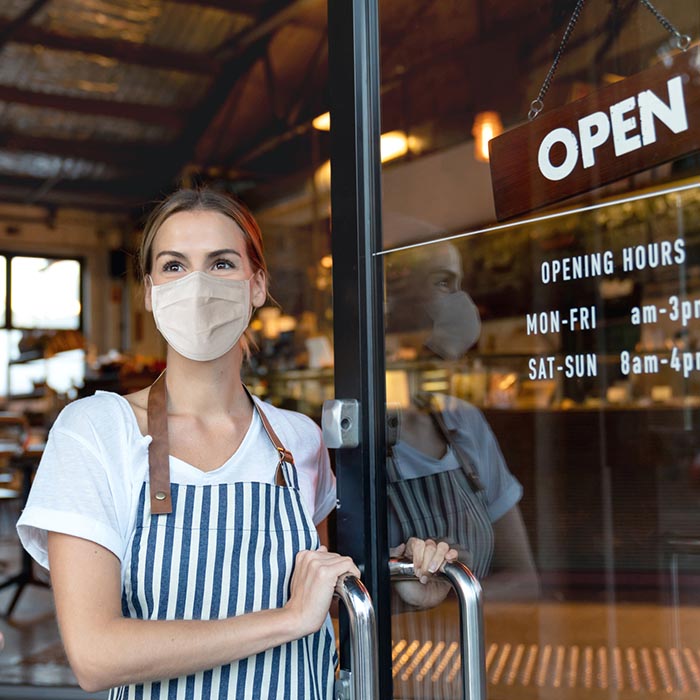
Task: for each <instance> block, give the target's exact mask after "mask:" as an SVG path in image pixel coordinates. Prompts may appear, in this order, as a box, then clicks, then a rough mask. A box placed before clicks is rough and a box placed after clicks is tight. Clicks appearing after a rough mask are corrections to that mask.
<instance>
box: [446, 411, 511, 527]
mask: <svg viewBox="0 0 700 700" xmlns="http://www.w3.org/2000/svg"><path fill="white" fill-rule="evenodd" d="M451 401H452V402H453V403H451V405H449V408H450V409H451V410H449V412H448V414H447V415H448V416H449V420H450V422H452V421H454V423H453V425H451V426H450V427H455V428H457V429H458V434H459V436H460V437H461V438H462V439H463V440H464V441H465V445H464V446H465V447H466V448H467V451H468V453H469V454H470V456H473V458H474V465H475V467H476V470H477V472H478V473H479V476H480V477H481V480H482V482H483V484H484V487H485V489H486V508H487V510H488V514H489V518H490V520H491V522H495V521H496V520H498V519H499V518H502V517H503V516H504V515H505V514H506V513H507V512H508V511H509V510H510V509H511V508H512V507H513V506H515V505H516V504H517V503H518V502H519V501H520V499H521V498H522V496H523V487H522V485H521V483H520V482H519V481H518V480H517V479H516V478H515V476H514V475H513V474H512V472H511V471H510V469H508V465H507V464H506V460H505V458H504V457H503V453H502V452H501V448H500V446H499V444H498V440H497V439H496V436H495V435H494V433H493V431H492V430H491V427H490V426H489V424H488V422H487V421H486V418H484V415H483V414H482V413H481V411H480V410H479V409H478V408H476V407H475V406H472V405H471V404H467V403H465V402H463V401H458V400H456V399H454V398H452V399H451Z"/></svg>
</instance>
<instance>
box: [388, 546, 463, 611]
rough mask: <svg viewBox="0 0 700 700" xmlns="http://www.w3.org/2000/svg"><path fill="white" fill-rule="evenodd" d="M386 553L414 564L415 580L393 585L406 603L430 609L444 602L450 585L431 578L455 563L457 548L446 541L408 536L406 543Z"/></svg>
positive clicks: (457, 555)
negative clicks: (451, 563) (449, 564)
mask: <svg viewBox="0 0 700 700" xmlns="http://www.w3.org/2000/svg"><path fill="white" fill-rule="evenodd" d="M389 554H390V555H391V556H392V557H403V558H404V559H410V560H411V561H412V562H413V569H414V571H415V574H416V578H417V579H418V581H397V582H396V584H394V585H395V588H396V592H397V593H398V594H399V595H400V596H401V599H402V600H403V601H404V602H405V603H408V604H409V605H412V606H414V607H417V608H431V607H433V606H435V605H437V604H438V603H441V602H442V601H443V600H444V598H445V596H446V595H447V593H448V592H449V590H450V586H449V584H448V583H447V582H446V581H439V580H437V579H435V578H433V574H434V573H436V572H437V571H442V569H443V567H444V566H445V564H447V563H449V562H453V561H457V559H458V557H459V553H458V551H457V550H456V549H454V548H453V547H451V546H450V545H449V544H448V543H447V542H435V541H434V540H431V539H427V540H421V539H418V538H417V537H411V538H409V540H408V542H406V543H405V544H400V545H399V546H398V547H394V548H392V549H391V550H390V551H389Z"/></svg>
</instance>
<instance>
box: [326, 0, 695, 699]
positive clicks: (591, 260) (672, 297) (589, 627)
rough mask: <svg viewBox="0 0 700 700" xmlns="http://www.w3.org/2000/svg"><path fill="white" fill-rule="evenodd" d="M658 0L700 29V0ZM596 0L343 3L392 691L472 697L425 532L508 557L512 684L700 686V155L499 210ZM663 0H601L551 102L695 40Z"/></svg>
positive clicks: (502, 641)
mask: <svg viewBox="0 0 700 700" xmlns="http://www.w3.org/2000/svg"><path fill="white" fill-rule="evenodd" d="M657 4H658V8H657V12H663V13H664V14H665V15H667V16H668V20H669V21H671V22H672V24H673V26H675V27H678V28H679V30H680V32H681V33H682V34H683V35H688V36H690V37H692V38H696V37H698V36H700V9H699V8H698V5H697V3H695V2H690V1H686V0H683V1H682V2H675V3H664V4H663V5H664V6H663V7H662V3H661V2H658V3H657ZM334 5H335V6H336V7H335V9H333V6H334ZM575 5H576V3H574V2H567V3H561V2H553V1H552V2H543V3H537V5H536V6H533V5H532V4H528V3H512V2H505V3H504V2H499V3H495V2H487V1H486V0H480V1H479V2H475V3H465V2H459V3H457V2H444V3H443V2H441V3H430V2H428V3H419V2H416V3H409V4H406V3H393V2H388V0H387V1H384V0H382V1H381V2H379V3H378V5H375V4H374V3H369V2H365V3H350V2H348V3H342V2H333V3H330V14H329V32H330V33H329V39H330V41H331V76H330V80H331V92H332V97H333V93H334V91H335V97H333V104H334V109H335V111H334V112H333V116H332V119H333V120H334V122H333V129H334V131H335V134H334V135H333V138H334V151H333V154H334V161H333V178H334V180H333V236H334V263H335V264H334V276H335V277H334V295H335V297H336V300H335V307H334V313H335V334H336V341H335V342H336V382H337V384H336V395H337V396H338V397H339V398H357V399H358V400H359V401H360V405H361V444H360V446H359V447H357V448H354V449H352V450H343V451H339V453H338V478H339V499H340V510H339V529H338V543H339V547H340V549H341V550H342V551H347V552H350V553H352V554H353V556H355V557H356V558H357V559H358V560H359V561H360V563H361V564H362V566H363V567H364V570H365V572H366V574H367V577H366V578H367V580H368V582H369V585H370V591H371V593H372V595H373V597H375V599H376V600H375V603H376V607H377V613H378V621H379V627H380V652H381V656H380V669H381V673H382V674H383V676H382V683H383V684H384V685H383V686H382V687H383V691H382V697H395V698H458V697H462V688H461V685H460V655H459V644H458V642H459V629H458V623H459V615H458V612H457V607H456V600H455V597H454V595H453V594H452V593H448V592H446V591H444V593H445V595H444V597H442V593H441V592H439V591H438V592H436V595H435V596H434V597H433V600H431V601H429V603H430V604H429V605H428V606H427V608H426V609H422V607H423V606H420V605H418V606H416V605H414V604H413V603H415V602H416V601H415V600H414V599H412V598H411V597H410V595H406V594H405V591H404V592H402V591H401V590H400V589H399V588H398V587H396V586H391V584H390V582H389V580H388V575H387V573H386V571H387V560H388V558H389V554H390V551H391V550H392V549H393V548H394V547H397V546H399V545H400V544H401V543H404V542H406V540H407V539H408V538H410V537H412V536H413V537H419V538H426V537H431V538H434V539H438V540H446V541H449V542H450V543H451V544H452V545H453V546H454V547H455V548H456V549H457V550H458V551H459V554H460V559H461V560H462V561H463V562H464V563H465V564H467V565H468V566H469V567H470V568H471V570H472V571H473V572H474V573H475V574H476V576H477V577H478V578H479V579H480V581H481V585H482V588H483V594H484V618H485V640H484V644H485V658H486V671H487V683H488V691H487V692H488V697H490V698H509V699H512V698H535V697H537V698H550V697H557V698H558V697H566V698H576V699H578V698H582V699H583V698H592V697H595V698H601V699H602V698H640V699H641V698H657V697H659V698H660V697H668V696H669V695H672V696H673V697H679V698H688V699H690V698H694V697H698V694H700V632H699V631H698V630H700V626H699V625H698V622H700V594H699V593H698V591H700V586H699V585H698V584H700V476H699V475H700V438H698V422H699V421H700V159H699V158H698V153H697V151H692V149H691V150H690V151H689V152H687V153H684V154H682V155H681V156H678V157H674V158H672V159H670V160H668V161H667V162H665V163H663V164H661V165H656V164H655V165H654V166H653V167H647V168H643V169H642V170H639V171H638V172H636V173H635V174H634V175H630V176H627V177H625V178H623V179H618V180H616V181H615V182H613V183H610V184H607V185H606V186H604V187H597V188H595V189H589V190H587V191H583V192H581V193H580V194H579V195H578V196H577V197H576V198H570V199H568V200H565V201H563V202H560V203H559V204H557V205H549V206H548V207H547V208H543V207H540V208H539V209H537V210H535V209H534V206H533V208H532V209H533V210H532V211H525V212H523V213H522V214H521V217H520V219H519V220H517V221H513V220H509V221H506V222H497V221H496V215H495V210H494V199H493V194H492V191H491V174H490V170H489V164H488V160H487V158H488V149H487V150H486V151H484V148H483V143H484V142H485V141H487V140H488V137H489V135H490V134H491V135H493V134H494V133H495V132H496V131H497V130H498V129H499V128H500V127H499V125H501V126H502V127H503V128H504V129H506V130H508V129H512V128H515V127H516V126H518V125H520V124H522V123H525V122H526V121H527V120H526V115H527V113H528V110H529V109H530V102H531V101H532V100H533V99H534V98H535V97H537V95H538V91H539V88H540V85H541V84H542V81H543V79H544V77H545V75H546V73H547V70H548V68H549V66H550V65H551V63H552V61H553V59H554V56H555V54H556V51H557V48H558V46H559V44H560V39H561V37H562V35H563V33H564V31H565V29H566V27H567V25H568V24H569V22H570V18H571V14H572V11H573V10H574V6H575ZM343 8H344V9H343ZM648 9H649V8H648V7H645V6H644V5H643V4H642V3H638V2H629V3H610V2H607V1H604V0H589V2H587V3H585V4H584V6H583V8H582V9H581V12H580V15H579V18H578V23H577V24H576V26H575V31H574V32H573V33H572V35H571V41H570V43H569V45H568V47H567V48H566V50H565V52H564V53H563V55H562V57H561V61H560V64H559V69H558V72H557V73H556V76H555V78H554V79H553V81H552V83H551V87H550V89H549V92H548V93H547V96H546V98H545V100H544V102H545V112H543V114H544V113H546V110H548V109H556V108H557V107H560V106H562V105H565V104H568V103H570V102H573V101H574V100H576V99H579V98H581V97H584V96H585V95H587V94H592V93H595V92H596V91H599V90H601V89H603V88H605V87H606V86H607V85H611V84H614V83H615V82H621V81H622V80H624V79H625V78H628V77H630V76H633V75H634V74H637V73H640V72H642V71H644V70H646V69H648V68H649V67H650V66H653V65H657V64H659V63H662V62H663V61H665V60H669V59H668V57H669V56H672V55H673V54H674V52H676V51H677V49H676V48H675V45H674V41H673V39H674V37H673V36H672V35H671V34H669V32H668V28H667V27H665V26H663V25H662V24H661V23H659V22H658V21H657V17H655V16H654V14H653V13H652V12H649V11H648ZM342 12H346V13H347V14H346V15H345V16H344V17H342V16H341V14H342ZM353 13H354V14H353ZM343 28H344V29H343ZM374 31H376V35H377V36H378V37H380V39H379V40H378V44H377V45H374V44H373V38H372V37H373V32H374ZM342 36H345V37H346V39H345V41H346V42H347V43H346V44H343V43H342V41H341V37H342ZM333 42H336V46H335V51H336V53H335V58H334V47H333ZM350 49H352V50H350ZM693 50H696V49H694V46H693V45H692V44H691V47H690V49H689V51H693ZM340 52H343V54H344V55H342V56H341V55H340ZM343 70H345V71H346V72H343ZM372 81H376V82H375V83H373V82H372ZM694 81H695V82H694ZM697 84H698V82H697V76H692V75H691V79H690V82H689V83H688V85H692V86H694V87H692V88H691V89H692V90H697ZM380 86H381V88H380ZM687 94H690V93H687ZM348 96H351V98H350V97H348ZM693 99H695V98H693ZM344 100H348V101H346V102H343V101H344ZM380 107H381V110H380ZM379 112H380V114H379ZM380 123H381V128H380ZM661 128H665V127H661V126H659V129H661ZM689 128H690V129H694V130H695V132H696V133H697V130H698V129H699V128H700V125H698V124H697V123H691V124H690V127H689ZM634 129H637V132H635V131H634ZM638 130H639V124H638V123H637V124H636V125H633V126H631V127H630V128H629V129H628V134H627V136H628V137H629V138H633V137H634V135H635V133H638ZM380 134H381V140H380ZM390 146H393V157H390V153H392V151H390ZM380 159H381V160H382V161H383V163H382V165H381V166H380V165H379V162H380ZM604 165H605V164H604V163H598V164H597V165H595V166H594V167H596V168H601V169H602V168H603V167H604ZM380 167H381V178H380V176H379V169H380ZM603 179H604V178H603V175H602V170H601V178H600V181H603ZM380 190H381V191H380ZM380 231H381V235H380ZM387 425H389V430H386V428H385V427H386V426H387ZM394 551H396V550H394ZM389 686H390V687H391V690H388V688H389Z"/></svg>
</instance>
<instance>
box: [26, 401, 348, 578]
mask: <svg viewBox="0 0 700 700" xmlns="http://www.w3.org/2000/svg"><path fill="white" fill-rule="evenodd" d="M255 401H256V403H257V404H258V405H260V406H261V407H262V409H263V411H264V413H265V416H266V417H267V419H268V420H269V422H270V425H272V428H273V429H274V431H275V432H276V433H277V436H278V437H279V439H280V440H281V441H282V444H283V445H284V446H285V447H286V448H287V449H288V450H289V451H290V452H291V453H292V455H293V456H294V462H295V466H296V469H297V475H298V479H299V490H300V493H301V499H302V501H303V503H304V505H305V507H306V508H307V510H308V512H309V513H310V514H311V516H312V517H313V521H314V523H316V524H318V523H320V522H321V521H322V520H323V519H324V518H325V517H326V516H327V515H328V514H329V513H330V512H331V511H332V510H333V508H334V507H335V498H336V497H335V476H334V475H333V472H332V471H331V468H330V460H329V457H328V451H327V450H326V447H325V445H324V444H323V441H322V438H321V431H320V430H319V428H318V426H317V425H316V424H315V423H314V422H313V421H312V420H311V419H310V418H307V417H306V416H304V415H302V414H300V413H295V412H294V411H287V410H283V409H279V408H275V407H274V406H271V405H270V404H267V403H264V402H262V401H260V400H259V399H257V398H256V399H255ZM150 442H151V436H150V435H142V434H141V432H140V431H139V427H138V423H137V422H136V416H135V415H134V412H133V409H132V408H131V406H130V404H129V402H128V401H127V400H126V399H125V398H124V397H122V396H120V395H119V394H114V393H111V392H106V391H98V392H97V393H96V394H95V395H94V396H90V397H88V398H84V399H80V400H78V401H75V402H73V403H71V404H69V405H68V406H67V407H66V408H64V409H63V411H62V412H61V414H60V415H59V416H58V418H57V420H56V422H55V423H54V426H53V428H52V429H51V432H50V433H49V439H48V442H47V444H46V449H45V451H44V455H43V457H42V459H41V463H40V465H39V468H38V470H37V473H36V476H35V478H34V483H33V484H32V489H31V492H30V494H29V500H28V501H27V505H26V507H25V508H24V511H23V512H22V515H21V517H20V519H19V521H18V522H17V532H18V533H19V537H20V540H21V542H22V545H23V546H24V547H25V548H26V549H27V551H28V552H29V553H30V554H31V555H32V557H34V559H36V561H37V562H38V563H39V564H41V565H42V566H44V567H47V568H48V563H49V562H48V556H47V533H48V532H49V531H53V532H61V533H64V534H67V535H73V536H76V537H81V538H83V539H87V540H90V541H92V542H96V543H97V544H99V545H101V546H103V547H105V548H107V549H108V550H110V551H111V552H113V553H114V554H115V555H116V556H117V557H118V558H119V559H120V561H123V560H124V554H125V552H126V549H127V547H128V545H129V542H130V540H131V536H132V534H133V530H134V526H135V521H136V509H137V506H138V496H139V493H140V491H141V488H142V486H143V483H144V481H148V476H149V474H148V445H149V444H150ZM278 461H279V457H278V455H277V451H276V450H275V448H274V446H273V445H272V443H271V441H270V439H269V437H268V436H267V433H266V432H265V430H264V428H263V425H262V421H261V420H260V417H259V416H258V413H257V411H255V412H254V414H253V420H252V422H251V425H250V427H249V428H248V431H247V433H246V435H245V437H244V439H243V442H242V443H241V445H240V446H239V447H238V449H237V450H236V452H235V453H234V454H233V455H232V456H231V457H230V458H229V459H228V460H227V461H226V462H225V463H224V464H222V465H221V466H220V467H219V468H217V469H214V470H213V471H209V472H204V471H202V470H201V469H197V468H196V467H194V466H192V465H190V464H188V463H187V462H183V461H182V460H180V459H177V458H176V457H172V456H171V457H170V481H171V482H172V483H178V484H188V485H205V484H210V485H215V484H221V483H232V482H240V481H257V482H263V483H274V480H275V470H276V467H277V463H278Z"/></svg>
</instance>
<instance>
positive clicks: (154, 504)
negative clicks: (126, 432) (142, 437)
mask: <svg viewBox="0 0 700 700" xmlns="http://www.w3.org/2000/svg"><path fill="white" fill-rule="evenodd" d="M148 434H149V435H150V436H151V438H152V440H151V444H150V445H149V447H148V468H149V479H150V491H151V514H152V515H161V514H163V513H172V512H173V504H172V500H171V498H170V444H169V441H168V394H167V392H166V390H165V372H162V373H161V375H160V377H158V379H156V381H155V382H153V384H152V385H151V388H150V390H149V392H148Z"/></svg>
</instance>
